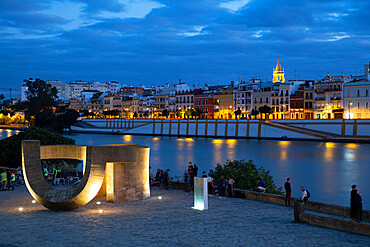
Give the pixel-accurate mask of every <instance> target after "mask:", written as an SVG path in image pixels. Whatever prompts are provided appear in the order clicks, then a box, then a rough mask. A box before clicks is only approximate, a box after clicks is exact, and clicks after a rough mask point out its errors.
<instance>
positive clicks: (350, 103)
mask: <svg viewBox="0 0 370 247" xmlns="http://www.w3.org/2000/svg"><path fill="white" fill-rule="evenodd" d="M351 105H352V102H349V105H348V107H349V116H348V118H349V119H351Z"/></svg>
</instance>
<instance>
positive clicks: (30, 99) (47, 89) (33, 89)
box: [25, 79, 58, 116]
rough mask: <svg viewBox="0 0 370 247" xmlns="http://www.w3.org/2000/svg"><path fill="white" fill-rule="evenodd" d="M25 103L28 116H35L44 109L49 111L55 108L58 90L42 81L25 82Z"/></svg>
mask: <svg viewBox="0 0 370 247" xmlns="http://www.w3.org/2000/svg"><path fill="white" fill-rule="evenodd" d="M26 86H27V88H28V90H27V93H26V95H27V101H26V102H25V104H26V108H27V115H28V116H36V115H37V114H38V113H40V112H41V111H42V110H44V109H51V108H53V107H55V106H56V104H57V102H56V99H57V97H58V96H57V94H58V90H57V89H56V87H52V86H51V85H50V84H48V83H46V82H45V81H43V80H40V79H36V80H34V81H31V80H28V81H27V82H26Z"/></svg>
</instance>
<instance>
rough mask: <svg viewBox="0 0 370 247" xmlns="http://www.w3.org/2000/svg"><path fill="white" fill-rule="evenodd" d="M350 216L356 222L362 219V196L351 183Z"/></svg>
mask: <svg viewBox="0 0 370 247" xmlns="http://www.w3.org/2000/svg"><path fill="white" fill-rule="evenodd" d="M351 218H352V220H353V221H358V222H360V221H361V220H362V198H361V195H360V194H359V193H358V190H357V186H356V185H355V184H354V185H352V191H351Z"/></svg>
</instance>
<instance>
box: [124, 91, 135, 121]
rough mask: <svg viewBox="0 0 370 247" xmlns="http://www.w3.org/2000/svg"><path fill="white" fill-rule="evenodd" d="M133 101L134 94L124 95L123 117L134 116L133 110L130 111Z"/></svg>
mask: <svg viewBox="0 0 370 247" xmlns="http://www.w3.org/2000/svg"><path fill="white" fill-rule="evenodd" d="M132 102H133V97H132V96H123V97H122V109H123V111H122V115H123V117H125V118H132V116H133V114H134V113H133V112H132V111H130V110H131V106H132Z"/></svg>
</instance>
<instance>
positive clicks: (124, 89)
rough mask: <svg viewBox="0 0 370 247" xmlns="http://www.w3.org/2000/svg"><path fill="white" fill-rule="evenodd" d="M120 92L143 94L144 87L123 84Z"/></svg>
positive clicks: (124, 93)
mask: <svg viewBox="0 0 370 247" xmlns="http://www.w3.org/2000/svg"><path fill="white" fill-rule="evenodd" d="M120 92H121V93H122V94H123V95H143V94H144V88H143V87H131V86H124V87H121V89H120Z"/></svg>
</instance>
